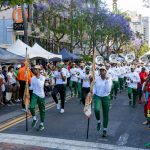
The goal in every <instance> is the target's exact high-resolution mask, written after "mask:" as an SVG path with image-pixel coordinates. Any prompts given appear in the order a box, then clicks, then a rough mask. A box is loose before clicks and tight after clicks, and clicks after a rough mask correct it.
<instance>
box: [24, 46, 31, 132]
mask: <svg viewBox="0 0 150 150" xmlns="http://www.w3.org/2000/svg"><path fill="white" fill-rule="evenodd" d="M28 70H29V62H28V55H27V48H26V60H25V81H26V86H25V91H24V97H23V99H24V104H25V109H26V132H27V131H28V107H29V101H30V95H29V84H28Z"/></svg>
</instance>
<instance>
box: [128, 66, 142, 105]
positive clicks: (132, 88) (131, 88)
mask: <svg viewBox="0 0 150 150" xmlns="http://www.w3.org/2000/svg"><path fill="white" fill-rule="evenodd" d="M140 81H141V80H140V76H139V74H138V73H137V72H135V67H134V66H131V73H129V74H128V75H127V83H128V97H129V105H131V104H133V108H135V105H136V101H137V98H138V92H137V88H138V83H139V82H140ZM132 94H133V101H131V99H132V97H131V96H132Z"/></svg>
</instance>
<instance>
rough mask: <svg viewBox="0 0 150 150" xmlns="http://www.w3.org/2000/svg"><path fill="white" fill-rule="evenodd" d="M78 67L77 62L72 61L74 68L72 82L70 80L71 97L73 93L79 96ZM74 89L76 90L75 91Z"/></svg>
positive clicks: (71, 71) (71, 73)
mask: <svg viewBox="0 0 150 150" xmlns="http://www.w3.org/2000/svg"><path fill="white" fill-rule="evenodd" d="M77 73H78V72H77V68H76V64H75V63H72V68H71V69H70V77H71V78H70V82H69V88H70V91H71V97H72V96H73V95H75V96H77V91H78V77H77ZM73 89H74V92H73Z"/></svg>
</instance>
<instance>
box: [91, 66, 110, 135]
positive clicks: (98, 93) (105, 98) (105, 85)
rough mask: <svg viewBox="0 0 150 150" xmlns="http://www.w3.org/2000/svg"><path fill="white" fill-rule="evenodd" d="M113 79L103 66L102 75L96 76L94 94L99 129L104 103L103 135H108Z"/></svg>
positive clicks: (98, 127)
mask: <svg viewBox="0 0 150 150" xmlns="http://www.w3.org/2000/svg"><path fill="white" fill-rule="evenodd" d="M111 87H112V80H111V78H110V77H108V76H107V70H106V68H105V67H104V66H103V67H101V68H100V76H99V77H97V78H96V80H95V84H94V89H93V94H94V111H95V116H96V120H97V131H99V130H100V128H101V116H100V112H101V111H100V109H101V105H102V112H103V135H102V136H103V137H106V136H107V126H108V118H109V105H110V97H109V95H110V92H111Z"/></svg>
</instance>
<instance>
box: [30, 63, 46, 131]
mask: <svg viewBox="0 0 150 150" xmlns="http://www.w3.org/2000/svg"><path fill="white" fill-rule="evenodd" d="M40 69H41V67H40V66H39V65H36V66H35V67H34V74H35V76H33V77H32V78H31V87H30V89H32V90H33V94H32V98H31V103H30V112H31V114H32V117H33V121H32V127H33V128H34V127H36V124H37V122H38V120H37V118H36V116H35V107H36V105H37V104H38V107H39V112H40V119H41V123H40V125H39V129H38V130H39V131H42V130H44V124H43V123H44V119H45V93H44V83H45V77H44V76H43V75H41V74H40Z"/></svg>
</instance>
